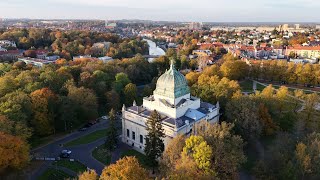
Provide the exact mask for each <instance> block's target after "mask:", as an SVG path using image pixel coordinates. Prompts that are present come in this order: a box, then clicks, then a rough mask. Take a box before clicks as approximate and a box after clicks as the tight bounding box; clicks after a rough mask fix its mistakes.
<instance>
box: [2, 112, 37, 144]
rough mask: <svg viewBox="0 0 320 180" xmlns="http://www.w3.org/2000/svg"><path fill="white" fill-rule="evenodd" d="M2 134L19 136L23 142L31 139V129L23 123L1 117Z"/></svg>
mask: <svg viewBox="0 0 320 180" xmlns="http://www.w3.org/2000/svg"><path fill="white" fill-rule="evenodd" d="M0 132H4V133H6V134H10V135H13V136H18V137H20V138H21V139H22V140H27V139H28V138H30V137H31V135H32V133H31V129H30V128H29V127H28V126H27V125H26V124H24V123H22V122H19V121H18V122H15V121H10V120H9V119H7V118H6V117H5V116H1V115H0Z"/></svg>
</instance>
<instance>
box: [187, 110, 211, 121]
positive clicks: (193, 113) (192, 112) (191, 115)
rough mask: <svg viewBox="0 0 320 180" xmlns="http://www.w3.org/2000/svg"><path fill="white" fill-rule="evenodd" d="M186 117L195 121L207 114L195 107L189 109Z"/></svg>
mask: <svg viewBox="0 0 320 180" xmlns="http://www.w3.org/2000/svg"><path fill="white" fill-rule="evenodd" d="M185 116H186V117H188V118H191V119H193V120H195V121H198V120H200V119H202V118H204V117H205V116H206V115H205V114H203V113H202V112H200V111H198V110H195V109H188V111H187V112H186V114H185Z"/></svg>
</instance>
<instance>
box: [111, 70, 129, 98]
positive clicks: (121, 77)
mask: <svg viewBox="0 0 320 180" xmlns="http://www.w3.org/2000/svg"><path fill="white" fill-rule="evenodd" d="M115 78H116V81H115V82H114V89H115V90H116V91H117V93H121V92H122V91H123V88H124V87H125V86H126V85H127V84H129V83H130V82H131V81H130V79H129V78H128V75H127V74H125V73H118V74H117V75H116V77H115Z"/></svg>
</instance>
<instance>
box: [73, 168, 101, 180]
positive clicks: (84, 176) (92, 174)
mask: <svg viewBox="0 0 320 180" xmlns="http://www.w3.org/2000/svg"><path fill="white" fill-rule="evenodd" d="M78 179H79V180H97V179H98V174H97V173H96V171H95V170H93V169H90V170H87V171H85V172H83V173H81V174H80V175H79V176H78Z"/></svg>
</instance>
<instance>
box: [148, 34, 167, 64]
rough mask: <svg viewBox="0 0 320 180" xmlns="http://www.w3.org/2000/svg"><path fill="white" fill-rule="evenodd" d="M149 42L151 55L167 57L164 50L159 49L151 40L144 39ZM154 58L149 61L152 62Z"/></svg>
mask: <svg viewBox="0 0 320 180" xmlns="http://www.w3.org/2000/svg"><path fill="white" fill-rule="evenodd" d="M144 40H145V41H147V43H148V45H149V55H158V56H163V55H166V52H164V50H163V49H161V48H160V47H158V46H157V45H156V43H155V42H153V41H151V40H149V39H144ZM153 59H154V58H149V59H148V61H149V62H152V61H153Z"/></svg>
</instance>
